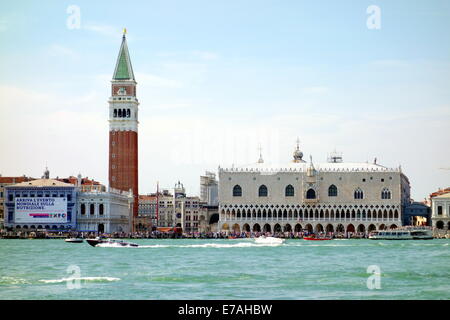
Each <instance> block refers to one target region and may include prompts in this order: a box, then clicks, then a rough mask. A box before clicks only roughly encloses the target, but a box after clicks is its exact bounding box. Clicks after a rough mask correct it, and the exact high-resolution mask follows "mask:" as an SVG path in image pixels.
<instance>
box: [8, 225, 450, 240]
mask: <svg viewBox="0 0 450 320" xmlns="http://www.w3.org/2000/svg"><path fill="white" fill-rule="evenodd" d="M409 228H411V227H410V226H405V227H400V228H399V229H409ZM424 228H429V227H424ZM430 229H431V228H430ZM312 234H314V235H316V236H319V237H328V238H333V239H367V238H368V237H369V233H367V232H328V233H325V232H321V233H313V232H308V231H302V232H265V233H264V232H240V233H235V232H195V233H169V232H159V231H148V232H133V233H126V232H120V233H119V232H115V233H99V232H76V231H71V232H51V231H31V232H30V231H6V230H1V231H0V239H58V238H68V237H76V238H85V239H89V238H96V237H103V238H118V239H245V238H257V237H260V236H262V235H265V236H271V237H277V238H284V239H302V238H303V237H304V236H309V235H312ZM433 235H434V237H435V238H440V239H442V238H449V235H450V234H449V231H447V230H439V229H436V228H433Z"/></svg>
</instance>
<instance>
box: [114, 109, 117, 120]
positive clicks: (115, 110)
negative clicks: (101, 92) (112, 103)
mask: <svg viewBox="0 0 450 320" xmlns="http://www.w3.org/2000/svg"><path fill="white" fill-rule="evenodd" d="M114 118H117V109H114Z"/></svg>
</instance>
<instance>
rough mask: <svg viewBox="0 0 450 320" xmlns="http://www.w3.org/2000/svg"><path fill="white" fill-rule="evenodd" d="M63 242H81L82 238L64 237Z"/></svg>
mask: <svg viewBox="0 0 450 320" xmlns="http://www.w3.org/2000/svg"><path fill="white" fill-rule="evenodd" d="M64 241H65V242H69V243H82V242H83V239H81V238H67V239H64Z"/></svg>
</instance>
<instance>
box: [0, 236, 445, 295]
mask: <svg viewBox="0 0 450 320" xmlns="http://www.w3.org/2000/svg"><path fill="white" fill-rule="evenodd" d="M132 241H133V242H136V243H138V244H139V245H141V247H138V248H132V247H122V248H120V247H115V248H93V247H91V246H89V245H88V244H87V243H86V242H84V243H81V244H75V243H66V242H64V241H63V240H6V239H5V240H0V299H450V282H449V280H450V247H449V243H450V240H448V239H434V240H426V241H377V240H332V241H306V240H296V239H292V240H287V241H286V242H285V243H284V244H283V245H278V246H270V245H259V244H255V243H254V240H253V239H235V240H228V239H220V240H214V239H209V240H206V239H202V240H200V239H198V240H196V239H192V240H191V239H189V240H188V239H183V240H181V239H180V240H162V239H155V240H150V239H149V240H146V239H142V240H132ZM369 266H377V267H378V268H379V270H380V272H381V276H380V278H379V279H380V286H381V288H380V289H368V286H367V282H368V278H369V277H370V276H371V275H372V276H373V274H371V273H367V269H368V267H369ZM377 267H374V268H377ZM372 270H374V269H372ZM370 279H371V280H369V283H371V284H376V282H375V281H372V280H373V279H375V278H370Z"/></svg>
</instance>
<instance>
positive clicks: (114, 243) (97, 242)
mask: <svg viewBox="0 0 450 320" xmlns="http://www.w3.org/2000/svg"><path fill="white" fill-rule="evenodd" d="M86 242H87V243H89V244H90V245H91V246H93V247H139V245H138V244H137V243H133V242H126V241H123V240H116V239H101V238H98V237H97V238H95V239H86Z"/></svg>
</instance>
